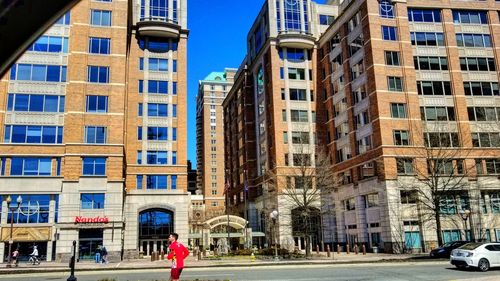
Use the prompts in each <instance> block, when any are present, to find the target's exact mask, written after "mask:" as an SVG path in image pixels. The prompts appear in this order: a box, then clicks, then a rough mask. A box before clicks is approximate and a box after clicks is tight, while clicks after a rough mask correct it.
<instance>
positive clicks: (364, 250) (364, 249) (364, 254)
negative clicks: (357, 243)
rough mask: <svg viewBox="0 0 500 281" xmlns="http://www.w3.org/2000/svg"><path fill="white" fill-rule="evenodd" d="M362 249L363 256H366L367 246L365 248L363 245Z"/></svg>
mask: <svg viewBox="0 0 500 281" xmlns="http://www.w3.org/2000/svg"><path fill="white" fill-rule="evenodd" d="M361 247H362V248H361V249H363V256H366V246H365V244H363V246H361Z"/></svg>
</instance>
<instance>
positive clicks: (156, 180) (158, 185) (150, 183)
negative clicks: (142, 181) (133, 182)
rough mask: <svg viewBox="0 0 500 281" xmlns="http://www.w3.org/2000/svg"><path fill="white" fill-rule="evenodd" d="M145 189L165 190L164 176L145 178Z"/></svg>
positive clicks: (165, 181)
mask: <svg viewBox="0 0 500 281" xmlns="http://www.w3.org/2000/svg"><path fill="white" fill-rule="evenodd" d="M146 189H167V176H166V175H148V176H146Z"/></svg>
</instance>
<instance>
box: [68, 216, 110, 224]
mask: <svg viewBox="0 0 500 281" xmlns="http://www.w3.org/2000/svg"><path fill="white" fill-rule="evenodd" d="M79 223H109V218H108V217H99V216H98V217H94V218H87V217H82V216H78V217H75V224H79Z"/></svg>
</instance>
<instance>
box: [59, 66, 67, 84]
mask: <svg viewBox="0 0 500 281" xmlns="http://www.w3.org/2000/svg"><path fill="white" fill-rule="evenodd" d="M67 70H68V67H67V66H65V65H63V66H61V80H60V81H61V82H66V71H67Z"/></svg>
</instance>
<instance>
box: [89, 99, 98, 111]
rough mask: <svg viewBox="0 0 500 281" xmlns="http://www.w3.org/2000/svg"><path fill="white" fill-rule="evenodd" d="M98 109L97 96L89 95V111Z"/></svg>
mask: <svg viewBox="0 0 500 281" xmlns="http://www.w3.org/2000/svg"><path fill="white" fill-rule="evenodd" d="M96 110H97V96H87V112H89V111H96Z"/></svg>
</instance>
